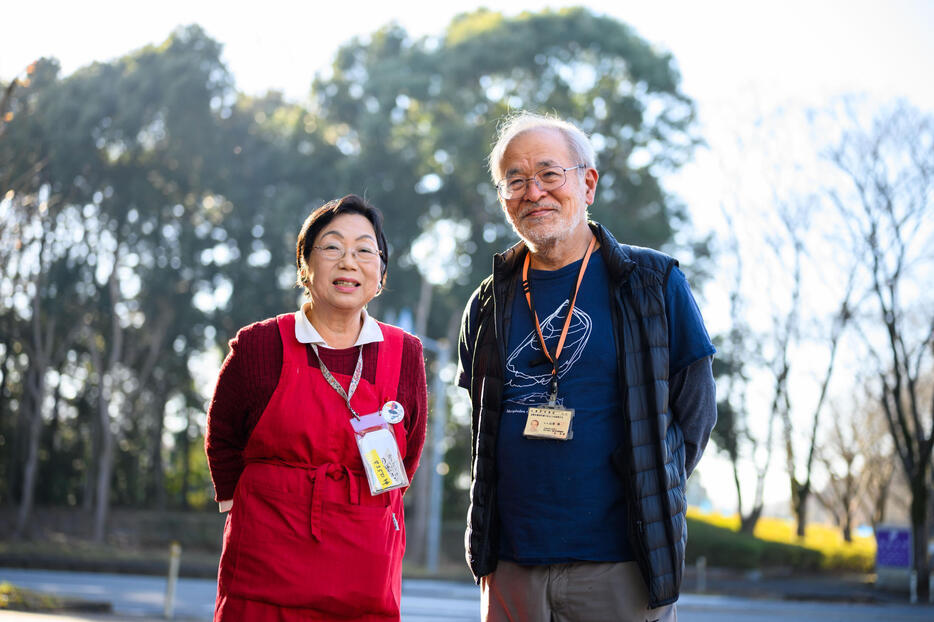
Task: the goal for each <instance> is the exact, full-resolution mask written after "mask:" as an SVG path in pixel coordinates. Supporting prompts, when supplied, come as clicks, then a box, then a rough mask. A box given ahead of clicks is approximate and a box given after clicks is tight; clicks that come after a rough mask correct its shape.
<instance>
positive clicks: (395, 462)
mask: <svg viewBox="0 0 934 622" xmlns="http://www.w3.org/2000/svg"><path fill="white" fill-rule="evenodd" d="M350 425H351V427H353V430H354V435H355V436H356V439H357V449H359V450H360V459H361V460H362V462H363V470H364V471H365V472H366V479H367V483H369V485H370V494H371V495H374V496H375V495H378V494H381V493H384V492H387V491H390V490H394V489H396V488H402V487H404V486H408V485H409V478H408V476H407V475H406V473H405V466H404V464H403V462H402V455H401V454H400V453H399V445H398V444H397V443H396V437H395V435H394V434H393V428H392V427H390V425H389V424H388V423H387V422H386V420H385V419H384V418H383V415H382V414H381V413H380V412H375V413H371V414H369V415H364V416H362V417H360V418H359V419H351V420H350Z"/></svg>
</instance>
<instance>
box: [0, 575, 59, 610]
mask: <svg viewBox="0 0 934 622" xmlns="http://www.w3.org/2000/svg"><path fill="white" fill-rule="evenodd" d="M62 607H63V603H62V600H61V599H60V598H56V597H55V596H50V595H48V594H40V593H38V592H33V591H31V590H24V589H23V588H21V587H16V586H15V585H12V584H10V583H7V582H6V581H4V582H2V583H0V611H61V609H62Z"/></svg>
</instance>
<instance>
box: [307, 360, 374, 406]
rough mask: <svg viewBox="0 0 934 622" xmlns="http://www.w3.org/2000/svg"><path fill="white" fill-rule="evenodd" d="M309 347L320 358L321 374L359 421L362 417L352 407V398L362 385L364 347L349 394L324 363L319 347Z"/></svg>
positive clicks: (351, 381)
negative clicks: (359, 385)
mask: <svg viewBox="0 0 934 622" xmlns="http://www.w3.org/2000/svg"><path fill="white" fill-rule="evenodd" d="M308 345H310V346H311V349H312V350H314V351H315V356H317V357H318V365H320V366H321V373H322V374H324V379H325V380H327V381H328V384H329V385H331V387H333V388H334V390H335V391H337V393H338V395H340V396H341V397H342V398H344V401H345V402H347V408H349V409H350V414H351V415H353V416H354V417H355V418H357V419H359V418H360V415H358V414H357V411H355V410H354V409H353V406H351V405H350V398H352V397H353V394H354V391H356V390H357V385H358V384H360V374H361V373H362V372H363V346H360V353H359V354H358V355H357V366H356V367H355V368H354V370H353V376H352V377H351V379H350V391H349V392H347V391H344V387H342V386H341V385H340V383H339V382H338V381H337V379H336V378H334V376H333V375H332V374H331V372H330V370H328V368H327V367H326V366H325V364H324V361H322V360H321V355H320V354H318V346H316V345H315V344H313V343H310V344H308Z"/></svg>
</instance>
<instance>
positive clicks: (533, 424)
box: [522, 406, 574, 441]
mask: <svg viewBox="0 0 934 622" xmlns="http://www.w3.org/2000/svg"><path fill="white" fill-rule="evenodd" d="M573 418H574V409H572V408H552V407H550V406H532V407H531V408H529V415H528V418H527V419H526V420H525V430H523V431H522V434H523V435H524V436H526V437H527V438H550V439H555V440H559V441H566V440H569V439H570V438H571V436H572V434H571V419H573Z"/></svg>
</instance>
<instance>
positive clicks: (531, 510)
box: [458, 112, 717, 622]
mask: <svg viewBox="0 0 934 622" xmlns="http://www.w3.org/2000/svg"><path fill="white" fill-rule="evenodd" d="M490 172H491V174H492V177H493V182H494V184H495V185H496V189H497V192H498V194H499V198H500V203H501V204H502V207H503V211H504V212H505V213H506V217H507V218H508V219H509V222H510V223H511V224H512V226H513V228H514V229H515V231H516V234H517V235H518V236H519V238H520V239H521V241H520V242H519V243H518V244H516V245H515V246H513V247H512V248H510V249H508V250H507V251H505V252H504V253H502V254H499V255H496V256H495V257H494V260H493V273H492V275H491V276H490V277H488V278H487V279H485V280H484V281H483V283H481V285H480V287H479V288H477V290H476V291H475V292H474V294H473V296H472V297H471V299H470V301H469V303H468V304H467V308H466V309H465V311H464V319H463V325H462V327H461V338H460V344H459V345H460V370H459V372H460V375H459V379H458V383H459V384H460V386H462V387H463V388H465V389H467V390H468V391H470V398H471V402H472V406H473V424H472V435H473V443H472V447H473V452H472V464H471V477H472V485H471V488H470V491H471V492H470V509H469V512H468V525H467V534H466V546H467V561H468V564H469V565H470V568H471V571H472V572H473V574H474V577H475V578H476V579H477V581H478V582H479V583H480V586H481V590H482V603H483V605H482V607H483V619H484V620H488V621H492V622H498V621H500V620H510V621H519V620H522V621H541V622H550V621H563V620H567V621H572V620H573V621H575V622H581V621H585V620H594V621H600V622H605V621H607V620H632V621H633V622H636V621H637V622H645V621H646V620H676V619H677V612H676V609H675V605H674V603H675V601H676V600H677V599H678V594H679V591H680V584H681V577H682V573H683V569H684V547H685V543H686V540H687V529H686V523H685V509H686V506H687V503H686V500H685V484H686V480H687V477H688V476H689V475H690V474H691V471H692V470H693V469H694V467H695V466H696V464H697V461H698V460H699V459H700V457H701V454H702V453H703V450H704V447H705V445H706V444H707V440H708V438H709V436H710V431H711V429H712V428H713V425H714V423H715V422H716V417H717V415H716V397H715V386H714V381H713V375H712V372H711V360H712V356H713V354H714V351H715V350H714V347H713V345H712V344H711V342H710V338H709V337H708V335H707V331H706V329H705V327H704V323H703V319H702V317H701V314H700V311H699V310H698V308H697V305H696V303H695V301H694V298H693V296H692V295H691V291H690V288H689V287H688V284H687V281H686V280H685V278H684V275H683V274H682V273H681V271H680V270H679V269H678V267H677V266H678V263H677V261H675V260H674V259H672V258H671V257H668V256H667V255H664V254H662V253H659V252H657V251H654V250H650V249H645V248H638V247H633V246H627V245H625V244H620V243H619V242H617V241H616V240H615V239H614V237H613V236H612V235H611V234H610V232H609V231H607V230H606V229H605V228H604V227H603V226H602V225H600V224H598V223H595V222H591V221H588V217H587V216H588V215H587V208H588V206H589V205H591V204H592V203H593V201H594V197H595V195H596V191H597V180H598V178H599V174H598V172H597V169H596V158H595V154H594V149H593V146H592V145H591V143H590V141H589V139H588V138H587V136H586V135H585V134H583V132H581V131H580V130H579V129H578V128H576V127H575V126H573V125H572V124H570V123H567V122H565V121H562V120H560V119H557V118H551V117H543V116H539V115H535V114H531V113H525V112H524V113H520V114H517V115H515V116H513V117H511V118H510V119H508V120H507V122H506V123H504V124H503V125H502V127H501V128H500V132H499V136H498V141H497V143H496V145H495V146H494V148H493V150H492V152H491V153H490ZM533 420H534V421H536V422H538V423H536V424H534V425H533V424H532V421H533Z"/></svg>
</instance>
